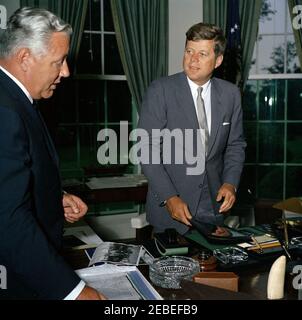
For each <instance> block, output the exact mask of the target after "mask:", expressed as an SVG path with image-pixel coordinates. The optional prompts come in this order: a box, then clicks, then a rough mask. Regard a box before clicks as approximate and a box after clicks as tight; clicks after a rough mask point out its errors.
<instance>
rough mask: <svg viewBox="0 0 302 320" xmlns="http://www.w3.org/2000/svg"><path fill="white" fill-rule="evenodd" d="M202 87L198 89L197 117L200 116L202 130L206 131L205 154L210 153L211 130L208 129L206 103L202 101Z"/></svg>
mask: <svg viewBox="0 0 302 320" xmlns="http://www.w3.org/2000/svg"><path fill="white" fill-rule="evenodd" d="M202 89H203V88H202V87H198V89H197V100H196V105H197V116H198V122H199V127H200V129H203V130H204V148H205V154H207V152H208V144H209V128H208V122H207V115H206V111H205V106H204V101H203V99H202V95H201V94H202Z"/></svg>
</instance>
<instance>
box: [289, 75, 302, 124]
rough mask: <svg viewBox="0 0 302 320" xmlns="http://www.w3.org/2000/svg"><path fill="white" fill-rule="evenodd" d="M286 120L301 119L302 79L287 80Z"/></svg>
mask: <svg viewBox="0 0 302 320" xmlns="http://www.w3.org/2000/svg"><path fill="white" fill-rule="evenodd" d="M287 95H288V101H287V109H288V114H287V117H288V120H302V81H301V79H297V80H288V94H287Z"/></svg>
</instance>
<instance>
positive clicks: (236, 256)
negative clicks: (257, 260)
mask: <svg viewBox="0 0 302 320" xmlns="http://www.w3.org/2000/svg"><path fill="white" fill-rule="evenodd" d="M213 255H214V256H215V257H216V258H217V259H218V260H220V261H221V262H222V263H223V264H228V263H231V264H237V263H240V262H243V261H247V260H248V258H249V256H248V254H247V253H246V252H245V251H244V250H242V249H240V248H237V247H227V248H223V249H216V250H214V251H213Z"/></svg>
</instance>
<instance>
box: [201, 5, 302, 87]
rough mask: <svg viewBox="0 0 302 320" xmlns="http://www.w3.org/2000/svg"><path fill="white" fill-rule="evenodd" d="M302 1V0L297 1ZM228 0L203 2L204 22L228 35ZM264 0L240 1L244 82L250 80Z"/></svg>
mask: <svg viewBox="0 0 302 320" xmlns="http://www.w3.org/2000/svg"><path fill="white" fill-rule="evenodd" d="M297 1H302V0H297ZM227 2H228V0H203V12H204V14H203V21H204V22H207V23H213V24H216V25H218V26H220V27H221V28H222V29H223V30H224V32H225V33H226V25H227ZM261 6H262V0H249V1H246V0H239V15H240V28H241V47H242V82H243V87H244V86H245V84H246V81H247V79H248V75H249V70H250V66H251V60H252V57H253V52H254V47H255V43H256V39H257V34H258V25H259V18H260V12H261Z"/></svg>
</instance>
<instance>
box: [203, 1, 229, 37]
mask: <svg viewBox="0 0 302 320" xmlns="http://www.w3.org/2000/svg"><path fill="white" fill-rule="evenodd" d="M227 8H228V0H203V22H205V23H211V24H215V25H217V26H219V27H220V28H221V29H222V30H224V32H225V31H226V24H227Z"/></svg>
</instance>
